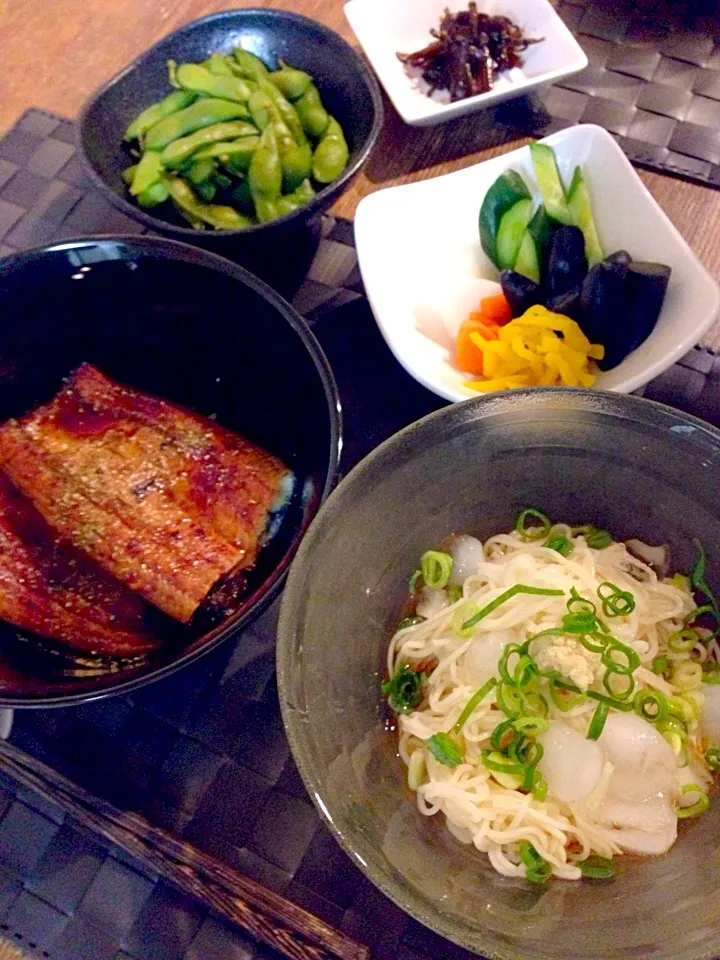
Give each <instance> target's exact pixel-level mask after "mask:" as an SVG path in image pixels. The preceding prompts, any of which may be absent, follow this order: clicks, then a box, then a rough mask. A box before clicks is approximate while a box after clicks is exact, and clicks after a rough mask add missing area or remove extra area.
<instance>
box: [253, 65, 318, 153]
mask: <svg viewBox="0 0 720 960" xmlns="http://www.w3.org/2000/svg"><path fill="white" fill-rule="evenodd" d="M258 89H259V90H262V92H263V93H265V94H266V95H267V96H268V97H269V99H270V100H271V101H272V102H273V104H274V113H275V115H276V116H277V118H279V119H280V120H282V122H283V123H284V124H285V125H286V126H287V128H288V130H289V131H290V133H291V135H292V138H293V140H294V141H295V142H296V143H305V141H306V140H307V137H306V136H305V131H304V130H303V126H302V124H301V123H300V117H299V116H298V115H297V112H296V110H295V108H294V107H293V105H292V104H291V103H290V101H289V100H286V99H285V97H284V96H283V95H282V93H281V92H280V90H278V88H277V87H276V86H275V84H273V83H270V81H269V80H259V81H258Z"/></svg>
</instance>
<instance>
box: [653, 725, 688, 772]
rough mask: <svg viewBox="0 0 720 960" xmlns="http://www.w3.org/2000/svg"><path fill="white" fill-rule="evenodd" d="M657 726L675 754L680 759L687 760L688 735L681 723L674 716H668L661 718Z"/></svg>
mask: <svg viewBox="0 0 720 960" xmlns="http://www.w3.org/2000/svg"><path fill="white" fill-rule="evenodd" d="M657 728H658V730H659V731H660V733H661V734H662V735H663V737H664V738H665V739H666V740H667V742H668V743H669V744H670V746H671V747H672V749H673V753H674V754H675V756H676V757H679V758H680V760H681V761H685V762H687V760H686V747H687V738H688V736H687V731H686V729H685V727H684V726H683V724H682V723H681V722H680V721H679V720H677V719H675V718H674V717H668V719H667V720H662V721H661V722H660V723H658V725H657Z"/></svg>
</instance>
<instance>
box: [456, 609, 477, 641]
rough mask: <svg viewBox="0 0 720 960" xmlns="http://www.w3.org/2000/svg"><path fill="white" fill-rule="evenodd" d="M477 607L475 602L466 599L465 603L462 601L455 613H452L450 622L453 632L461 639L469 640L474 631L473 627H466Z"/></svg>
mask: <svg viewBox="0 0 720 960" xmlns="http://www.w3.org/2000/svg"><path fill="white" fill-rule="evenodd" d="M477 609H478V608H477V604H476V603H473V602H472V600H468V602H467V603H463V604H462V606H460V607H458V608H457V610H456V611H455V613H454V614H453V615H452V620H451V621H450V624H451V626H452V628H453V630H454V631H455V633H456V634H457V635H458V636H459V637H460V638H461V639H462V640H469V639H470V637H471V636H472V635H473V634H474V633H475V627H474V626H469V627H468V625H467V624H468V623H469V622H470V620H472V618H473V617H474V615H475V614H476V613H477Z"/></svg>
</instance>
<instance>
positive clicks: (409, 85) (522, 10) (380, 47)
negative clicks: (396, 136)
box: [345, 0, 588, 126]
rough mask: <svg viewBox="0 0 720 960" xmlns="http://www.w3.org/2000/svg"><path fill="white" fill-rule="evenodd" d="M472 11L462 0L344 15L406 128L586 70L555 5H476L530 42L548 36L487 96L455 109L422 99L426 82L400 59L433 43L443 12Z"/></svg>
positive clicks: (489, 0)
mask: <svg viewBox="0 0 720 960" xmlns="http://www.w3.org/2000/svg"><path fill="white" fill-rule="evenodd" d="M446 7H449V9H450V10H451V12H458V11H460V10H466V9H467V2H466V0H465V2H463V0H349V2H348V3H346V4H345V16H346V17H347V19H348V21H349V22H350V26H351V27H352V28H353V31H354V32H355V36H356V37H357V38H358V40H359V42H360V44H361V46H362V48H363V50H364V51H365V55H366V56H367V58H368V60H369V61H370V63H371V64H372V66H373V69H374V70H375V72H376V73H377V75H378V77H379V79H380V82H381V83H382V85H383V86H384V87H385V90H386V91H387V94H388V96H389V97H390V99H391V100H392V102H393V105H394V107H395V109H396V110H397V111H398V113H399V114H400V116H401V117H402V118H403V120H404V121H405V123H409V124H413V125H415V126H430V125H432V124H436V123H442V122H444V121H445V120H450V119H452V118H453V117H461V116H464V115H465V114H468V113H473V112H474V111H476V110H484V109H486V108H487V107H489V106H491V105H492V104H495V103H500V102H501V101H502V100H508V99H510V98H511V97H518V96H520V95H522V94H526V93H528V92H529V91H530V90H534V89H535V88H536V87H539V86H542V85H544V84H547V83H554V82H555V81H557V80H560V79H561V78H562V77H567V76H570V74H573V73H578V72H579V71H580V70H583V69H584V68H585V67H586V66H587V63H588V60H587V57H586V56H585V54H584V52H583V50H582V47H581V46H580V45H579V44H578V42H577V40H576V39H575V38H574V37H573V35H572V34H571V33H570V31H569V30H568V28H567V27H566V26H565V24H564V23H563V21H562V20H561V19H560V17H559V16H558V14H557V13H556V12H555V10H554V9H553V7H552V6H551V4H550V2H549V0H478V7H479V9H480V11H481V12H483V13H488V14H491V15H492V14H498V15H503V16H507V17H509V18H510V19H511V20H513V21H514V22H515V23H517V24H518V26H519V27H520V28H521V29H522V31H523V34H524V36H526V37H528V38H537V37H542V38H543V40H542V43H537V44H532V45H531V46H530V47H528V49H527V50H526V51H525V53H524V54H523V60H524V63H523V66H522V67H517V68H515V69H514V70H511V71H509V72H508V73H506V74H501V75H500V77H498V79H497V81H496V82H495V84H494V86H493V88H492V89H491V90H490V91H489V92H488V93H481V94H478V95H477V96H474V97H468V98H467V99H466V100H458V101H456V102H455V103H450V102H447V101H449V97H445V98H444V99H445V101H446V102H443V97H442V95H441V94H439V93H437V94H435V95H433V96H432V97H430V96H428V95H427V93H425V92H424V89H423V88H425V89H427V84H425V83H424V81H423V80H422V78H420V77H419V76H418V77H411V76H409V75H408V73H407V72H406V68H405V66H404V65H403V64H402V63H401V62H400V61H399V60H398V58H397V54H398V53H412V52H414V51H415V50H420V49H422V48H423V47H426V46H427V45H428V44H429V43H430V42H431V41H432V37H431V35H430V30H431V29H433V28H435V27H437V26H438V24H439V22H440V18H441V16H442V14H443V13H444V11H445V8H446Z"/></svg>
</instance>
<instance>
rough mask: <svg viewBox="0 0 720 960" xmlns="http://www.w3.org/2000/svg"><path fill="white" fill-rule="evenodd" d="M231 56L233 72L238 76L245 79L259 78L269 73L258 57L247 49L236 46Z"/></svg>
mask: <svg viewBox="0 0 720 960" xmlns="http://www.w3.org/2000/svg"><path fill="white" fill-rule="evenodd" d="M233 57H234V58H235V72H236V73H237V75H238V76H240V77H244V78H245V80H261V79H262V78H264V77H267V75H268V74H269V73H270V71H269V70H268V68H267V67H266V66H265V64H264V63H263V62H262V60H261V59H260V57H256V56H255V54H254V53H250V51H249V50H243V49H242V47H236V48H235V49H234V50H233Z"/></svg>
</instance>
